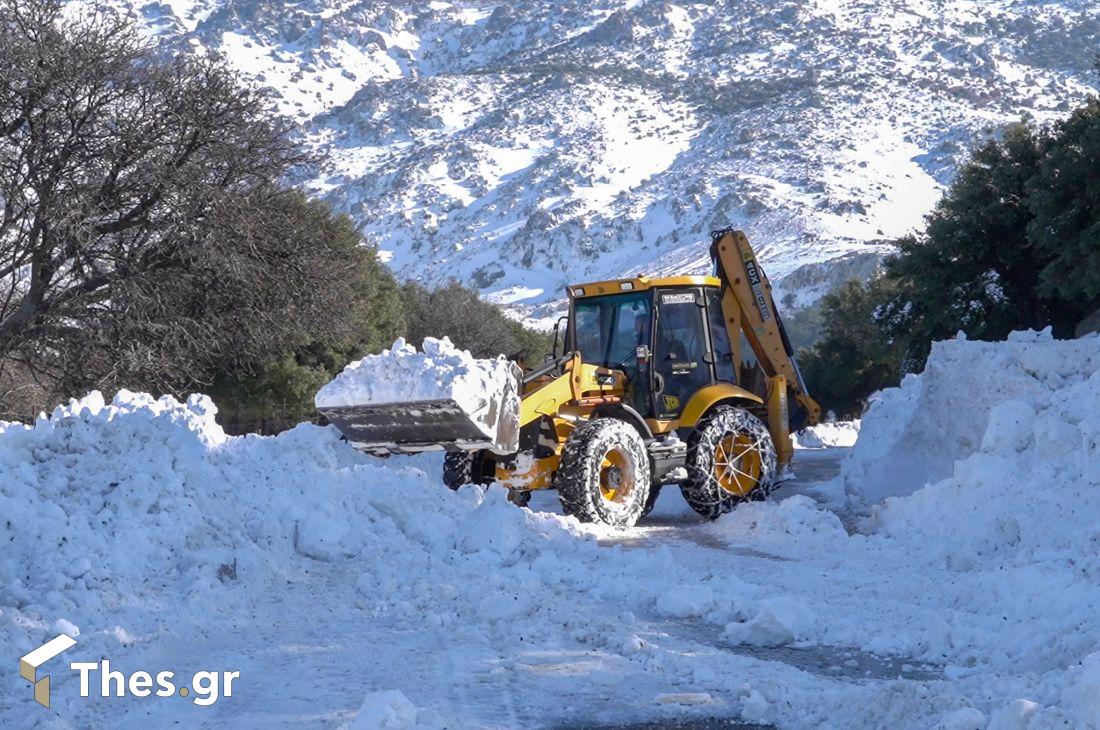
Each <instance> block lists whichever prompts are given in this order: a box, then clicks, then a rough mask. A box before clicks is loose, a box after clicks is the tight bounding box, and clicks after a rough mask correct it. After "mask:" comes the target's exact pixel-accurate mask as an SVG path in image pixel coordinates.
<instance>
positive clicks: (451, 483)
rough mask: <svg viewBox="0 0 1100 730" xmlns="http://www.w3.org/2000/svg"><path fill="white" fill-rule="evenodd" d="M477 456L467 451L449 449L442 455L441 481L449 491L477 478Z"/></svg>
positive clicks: (455, 489) (471, 482) (477, 479)
mask: <svg viewBox="0 0 1100 730" xmlns="http://www.w3.org/2000/svg"><path fill="white" fill-rule="evenodd" d="M478 461H479V460H478V456H477V454H473V453H470V452H469V451H449V452H447V454H446V455H445V456H444V457H443V483H444V484H446V485H447V488H448V489H450V490H451V491H458V490H459V489H460V488H462V487H464V486H466V485H467V484H473V483H475V482H478V481H480V480H479V478H478V477H479V476H480V475H479V473H478V466H479V463H478Z"/></svg>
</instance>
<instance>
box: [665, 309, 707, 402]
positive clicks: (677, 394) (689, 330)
mask: <svg viewBox="0 0 1100 730" xmlns="http://www.w3.org/2000/svg"><path fill="white" fill-rule="evenodd" d="M701 295H702V292H700V291H699V290H698V289H670V290H664V291H661V292H659V293H658V294H657V301H658V305H657V306H658V310H657V337H656V340H655V342H654V353H653V354H654V362H653V366H654V369H655V371H656V373H657V374H658V375H660V378H659V382H660V383H661V384H662V385H663V388H662V389H661V392H660V393H659V394H658V396H657V411H658V415H659V416H660V417H661V418H675V417H676V416H678V415H679V414H680V411H681V410H682V409H683V407H684V405H685V404H686V403H687V401H688V400H689V399H690V398H691V396H692V395H694V394H695V391H697V390H699V389H700V388H702V387H704V386H707V385H710V383H711V382H712V380H711V372H710V364H709V363H708V362H707V357H706V355H707V337H706V329H705V321H704V319H703V317H704V314H705V310H704V308H703V306H701V305H702V298H701Z"/></svg>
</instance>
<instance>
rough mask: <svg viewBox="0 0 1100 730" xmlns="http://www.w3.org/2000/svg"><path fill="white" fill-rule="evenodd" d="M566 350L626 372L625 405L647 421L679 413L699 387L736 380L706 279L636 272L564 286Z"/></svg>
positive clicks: (716, 290) (717, 300)
mask: <svg viewBox="0 0 1100 730" xmlns="http://www.w3.org/2000/svg"><path fill="white" fill-rule="evenodd" d="M569 296H570V310H569V330H568V334H567V346H566V349H567V350H577V351H579V352H580V353H581V358H582V359H583V361H584V362H586V363H589V364H592V365H601V366H603V367H607V368H611V369H614V370H620V371H622V372H623V373H625V374H626V376H627V380H628V382H627V394H626V398H625V400H626V404H627V405H629V406H631V407H633V408H634V409H635V410H636V411H638V412H639V413H641V414H642V415H643V416H645V417H647V418H656V419H661V420H671V419H675V418H678V417H679V416H680V413H681V411H682V410H683V408H684V406H685V405H687V402H688V400H689V399H690V398H691V396H692V395H693V394H695V393H696V392H697V391H698V390H699V389H700V388H703V387H706V386H708V385H711V384H712V383H715V382H719V381H722V382H727V383H733V384H737V374H736V373H737V368H735V367H734V362H733V350H732V348H731V347H730V341H729V334H728V330H727V329H726V325H725V321H724V318H723V316H722V307H721V288H720V282H719V280H718V279H716V278H714V277H710V276H678V277H673V278H666V279H650V278H648V277H639V278H636V279H626V280H621V281H610V282H598V283H593V284H581V285H578V286H573V287H570V288H569Z"/></svg>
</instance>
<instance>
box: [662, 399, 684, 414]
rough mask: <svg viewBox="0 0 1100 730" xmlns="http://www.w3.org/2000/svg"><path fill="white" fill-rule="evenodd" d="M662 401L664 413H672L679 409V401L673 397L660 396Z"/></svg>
mask: <svg viewBox="0 0 1100 730" xmlns="http://www.w3.org/2000/svg"><path fill="white" fill-rule="evenodd" d="M662 400H663V401H664V404H665V411H674V410H676V409H677V408H679V407H680V399H679V398H677V397H676V396H674V395H666V396H662Z"/></svg>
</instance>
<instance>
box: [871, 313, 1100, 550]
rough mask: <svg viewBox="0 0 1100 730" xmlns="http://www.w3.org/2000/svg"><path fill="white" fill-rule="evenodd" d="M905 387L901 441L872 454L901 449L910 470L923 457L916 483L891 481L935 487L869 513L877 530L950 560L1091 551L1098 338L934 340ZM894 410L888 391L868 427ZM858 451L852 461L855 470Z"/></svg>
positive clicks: (1097, 458)
mask: <svg viewBox="0 0 1100 730" xmlns="http://www.w3.org/2000/svg"><path fill="white" fill-rule="evenodd" d="M902 390H903V391H905V390H907V389H906V388H904V387H903V388H902ZM908 390H909V391H911V393H908V394H906V395H908V396H913V395H915V396H916V397H915V398H911V400H910V401H909V402H906V403H904V404H903V406H902V409H901V410H902V412H903V413H906V414H910V416H911V418H910V420H909V423H908V425H907V426H906V427H905V428H903V429H901V433H902V434H903V438H905V435H906V434H909V438H910V439H911V440H908V441H904V442H902V443H897V444H894V445H891V446H890V447H889V448H884V446H885V445H884V444H881V443H879V444H876V445H875V447H876V450H880V451H881V452H883V453H886V454H887V459H889V458H891V457H892V456H893V455H895V454H897V453H898V452H901V451H905V452H907V453H908V455H909V463H910V464H914V463H916V462H917V461H918V460H925V461H926V464H925V465H924V466H923V468H922V469H920V470H919V471H918V474H920V475H927V476H921V477H914V476H912V475H909V476H907V475H904V474H902V475H899V476H900V477H901V482H902V484H906V483H908V484H912V483H914V482H913V480H914V479H915V478H929V479H930V480H935V483H934V484H931V485H930V486H928V487H925V488H924V489H921V490H920V491H918V492H916V493H914V494H912V495H911V496H909V497H907V498H905V499H888V500H886V502H885V503H884V504H882V505H881V506H879V507H877V508H876V509H875V512H874V519H875V521H876V523H877V525H878V526H879V529H880V531H881V532H883V533H884V534H887V535H891V536H893V537H895V538H897V539H902V540H906V541H912V540H920V541H927V542H928V543H929V549H931V550H934V551H940V552H943V553H944V554H947V553H949V552H951V551H954V552H955V553H956V554H957V557H956V558H954V559H956V560H966V559H980V558H981V557H987V556H989V555H993V554H997V553H1012V554H1020V555H1021V556H1022V557H1024V558H1026V559H1027V560H1028V561H1031V562H1033V563H1037V562H1041V561H1043V560H1045V559H1057V557H1058V556H1063V555H1064V556H1066V557H1069V556H1071V555H1072V556H1092V555H1096V547H1097V545H1098V544H1100V527H1098V525H1097V519H1096V518H1097V515H1100V412H1098V411H1097V405H1098V404H1100V337H1098V336H1091V337H1088V338H1085V339H1081V340H1071V341H1055V340H1052V339H1051V338H1050V336H1049V334H1047V333H1044V334H1034V333H1023V334H1016V335H1014V336H1013V337H1012V338H1011V339H1010V340H1009V341H1008V342H1003V343H992V344H991V343H984V342H964V341H959V340H955V341H951V342H946V343H941V344H939V345H937V347H936V349H935V350H934V352H933V355H932V358H931V360H930V362H929V368H928V370H927V371H926V372H925V373H924V374H923V375H921V376H920V377H919V378H918V379H915V382H914V381H911V384H910V385H909V386H908ZM914 400H915V402H916V403H917V407H916V408H915V409H913V407H912V402H913V401H914ZM893 403H894V399H893V398H892V397H891V396H889V395H888V396H887V397H886V398H884V399H883V400H882V401H880V403H879V404H876V406H875V407H874V408H872V411H875V410H878V411H879V413H878V414H874V413H869V414H868V418H867V420H868V422H870V421H871V419H872V417H874V418H875V420H876V422H877V421H878V420H880V419H882V418H883V417H884V416H886V417H889V413H888V411H889V409H890V408H891V406H892V405H893ZM933 430H935V431H938V434H936V436H937V437H936V438H935V440H934V441H933V436H932V433H931V432H932V431H933ZM929 441H932V442H933V443H932V445H931V446H930V445H929V443H928V442H929ZM862 443H863V441H862V440H861V441H860V445H857V446H856V450H855V452H854V453H853V460H854V461H855V462H856V463H857V464H859V465H863V464H864V463H865V462H863V461H860V460H859V459H857V457H859V458H860V459H861V458H862V457H863V456H864V455H863V454H861V449H860V446H861V445H862ZM865 473H866V472H865ZM886 491H887V492H896V491H899V488H898V487H897V486H896V485H895V486H893V487H888V488H887V490H886ZM868 492H870V493H872V494H873V493H874V492H875V488H874V485H869V486H868V488H867V489H865V490H864V492H863V495H864V496H866V495H867V494H868ZM1096 567H1100V564H1098V565H1097V566H1096ZM1082 569H1084V566H1083V565H1082Z"/></svg>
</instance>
